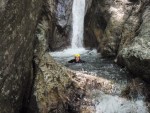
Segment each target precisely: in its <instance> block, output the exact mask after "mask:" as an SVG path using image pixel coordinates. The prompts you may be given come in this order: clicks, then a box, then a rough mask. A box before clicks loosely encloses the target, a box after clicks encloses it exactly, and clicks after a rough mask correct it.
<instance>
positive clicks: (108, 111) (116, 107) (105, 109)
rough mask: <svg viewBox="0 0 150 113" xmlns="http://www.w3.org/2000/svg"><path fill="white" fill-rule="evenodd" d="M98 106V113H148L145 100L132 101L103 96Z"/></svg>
mask: <svg viewBox="0 0 150 113" xmlns="http://www.w3.org/2000/svg"><path fill="white" fill-rule="evenodd" d="M98 100H99V103H98V104H97V105H96V113H148V109H147V107H146V105H145V103H144V101H143V100H136V101H131V100H127V99H125V98H121V97H119V96H112V95H106V94H104V95H102V96H100V97H99V99H98Z"/></svg>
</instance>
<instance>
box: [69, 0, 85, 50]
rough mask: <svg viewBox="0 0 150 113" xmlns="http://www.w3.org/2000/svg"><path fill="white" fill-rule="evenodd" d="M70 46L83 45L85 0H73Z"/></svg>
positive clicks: (80, 46) (78, 46)
mask: <svg viewBox="0 0 150 113" xmlns="http://www.w3.org/2000/svg"><path fill="white" fill-rule="evenodd" d="M72 15H73V21H72V30H73V31H72V42H71V47H72V48H82V47H83V32H84V16H85V0H74V1H73V8H72Z"/></svg>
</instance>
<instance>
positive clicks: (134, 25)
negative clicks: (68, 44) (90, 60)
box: [85, 0, 150, 78]
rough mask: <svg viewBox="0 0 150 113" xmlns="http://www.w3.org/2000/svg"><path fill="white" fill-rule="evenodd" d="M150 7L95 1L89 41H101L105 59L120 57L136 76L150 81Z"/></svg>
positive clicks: (130, 1) (136, 0) (123, 0)
mask: <svg viewBox="0 0 150 113" xmlns="http://www.w3.org/2000/svg"><path fill="white" fill-rule="evenodd" d="M149 7H150V1H149V0H144V1H143V0H117V1H116V0H102V1H98V0H95V1H93V2H92V7H91V8H90V9H89V10H88V13H87V15H86V18H85V36H86V37H85V40H91V41H92V40H93V41H94V42H98V47H97V43H95V44H96V47H97V48H98V50H99V51H100V52H101V53H102V55H103V56H104V57H117V60H118V63H119V64H121V65H123V66H126V67H127V68H128V69H129V70H130V72H132V73H133V74H134V75H136V76H141V77H144V78H149V75H150V70H149V69H150V67H149V60H150V59H149V57H150V55H149V52H148V51H149V48H150V46H149V42H150V40H149V38H148V37H149V33H148V32H149V30H148V29H149V24H148V23H149V19H148V18H149ZM86 38H87V39H86ZM91 41H89V43H90V42H91ZM87 43H88V41H87ZM135 67H136V68H135Z"/></svg>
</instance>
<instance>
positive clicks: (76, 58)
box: [68, 54, 85, 63]
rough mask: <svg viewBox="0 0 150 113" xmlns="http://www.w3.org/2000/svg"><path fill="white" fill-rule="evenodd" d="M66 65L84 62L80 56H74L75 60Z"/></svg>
mask: <svg viewBox="0 0 150 113" xmlns="http://www.w3.org/2000/svg"><path fill="white" fill-rule="evenodd" d="M68 63H85V61H83V60H81V58H80V54H75V58H74V59H72V60H70V61H68Z"/></svg>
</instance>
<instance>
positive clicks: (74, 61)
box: [68, 59, 85, 63]
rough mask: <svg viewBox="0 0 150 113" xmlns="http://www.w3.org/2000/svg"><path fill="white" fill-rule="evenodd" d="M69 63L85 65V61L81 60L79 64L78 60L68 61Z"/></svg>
mask: <svg viewBox="0 0 150 113" xmlns="http://www.w3.org/2000/svg"><path fill="white" fill-rule="evenodd" d="M68 63H85V61H83V60H79V61H78V62H77V61H76V59H72V60H70V61H68Z"/></svg>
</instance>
